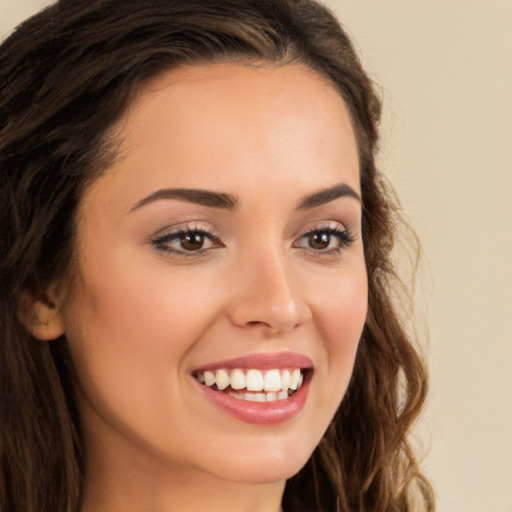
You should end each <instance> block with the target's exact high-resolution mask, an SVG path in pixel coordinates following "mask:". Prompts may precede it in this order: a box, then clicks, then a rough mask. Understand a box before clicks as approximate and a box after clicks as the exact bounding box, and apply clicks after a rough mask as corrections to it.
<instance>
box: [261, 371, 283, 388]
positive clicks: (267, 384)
mask: <svg viewBox="0 0 512 512" xmlns="http://www.w3.org/2000/svg"><path fill="white" fill-rule="evenodd" d="M263 389H264V390H265V391H279V390H280V389H281V375H279V370H270V371H268V372H267V373H266V374H265V379H264V386H263Z"/></svg>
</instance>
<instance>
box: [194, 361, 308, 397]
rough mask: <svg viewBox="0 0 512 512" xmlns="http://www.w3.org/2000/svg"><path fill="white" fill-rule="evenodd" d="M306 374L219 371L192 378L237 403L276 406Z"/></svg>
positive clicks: (297, 371)
mask: <svg viewBox="0 0 512 512" xmlns="http://www.w3.org/2000/svg"><path fill="white" fill-rule="evenodd" d="M309 372H310V369H307V368H280V369H269V370H258V369H255V368H251V369H242V368H234V369H226V368H219V369H217V370H197V371H195V372H194V373H193V374H192V375H193V377H194V378H195V379H196V380H197V381H198V382H199V383H201V384H202V385H204V386H207V387H209V388H210V389H212V390H214V391H218V392H220V393H223V394H226V395H229V396H231V397H233V398H236V399H238V400H246V401H250V402H276V401H279V400H286V399H287V398H289V397H290V396H292V395H294V394H295V393H296V392H297V391H298V390H299V389H300V388H301V386H302V384H303V382H304V378H305V377H306V376H307V374H308V373H309Z"/></svg>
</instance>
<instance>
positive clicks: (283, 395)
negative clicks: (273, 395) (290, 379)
mask: <svg viewBox="0 0 512 512" xmlns="http://www.w3.org/2000/svg"><path fill="white" fill-rule="evenodd" d="M285 398H288V391H279V393H277V399H278V400H284V399H285Z"/></svg>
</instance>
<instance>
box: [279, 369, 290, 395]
mask: <svg viewBox="0 0 512 512" xmlns="http://www.w3.org/2000/svg"><path fill="white" fill-rule="evenodd" d="M289 387H290V370H285V371H284V372H283V374H282V375H281V389H282V390H283V391H288V388H289Z"/></svg>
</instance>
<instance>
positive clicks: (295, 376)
mask: <svg viewBox="0 0 512 512" xmlns="http://www.w3.org/2000/svg"><path fill="white" fill-rule="evenodd" d="M299 379H300V370H299V369H298V368H295V370H293V372H292V376H291V379H290V389H293V390H294V391H295V390H296V389H297V388H298V387H299Z"/></svg>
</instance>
